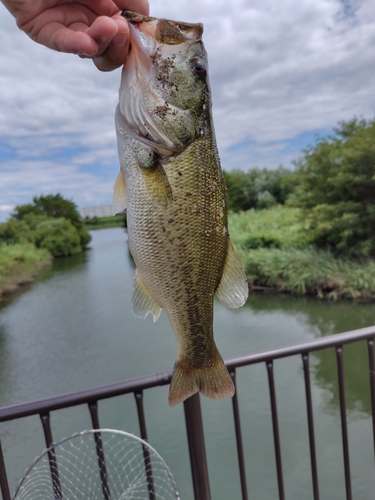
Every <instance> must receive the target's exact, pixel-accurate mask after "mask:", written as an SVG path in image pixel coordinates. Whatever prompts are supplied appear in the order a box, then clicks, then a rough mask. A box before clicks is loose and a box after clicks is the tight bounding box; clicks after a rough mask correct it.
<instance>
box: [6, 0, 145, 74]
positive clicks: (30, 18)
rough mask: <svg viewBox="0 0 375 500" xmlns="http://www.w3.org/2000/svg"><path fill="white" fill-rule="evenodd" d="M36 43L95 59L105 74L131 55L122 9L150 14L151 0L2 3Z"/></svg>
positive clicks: (9, 0) (10, 0)
mask: <svg viewBox="0 0 375 500" xmlns="http://www.w3.org/2000/svg"><path fill="white" fill-rule="evenodd" d="M1 1H2V3H3V4H4V5H5V7H6V8H7V9H8V10H9V12H10V13H11V14H12V15H13V16H14V17H15V18H16V21H17V26H18V27H19V28H20V29H21V30H22V31H24V32H25V33H26V34H27V35H28V36H29V37H30V38H31V39H32V40H34V41H35V42H37V43H40V44H42V45H45V46H46V47H49V48H50V49H54V50H57V51H59V52H70V53H73V54H78V55H79V56H80V57H89V58H91V59H93V62H94V64H95V66H96V67H97V68H98V69H100V70H101V71H111V70H113V69H115V68H118V67H119V66H121V65H122V64H123V63H124V62H125V59H126V57H127V55H128V52H129V25H128V23H127V21H126V19H125V18H124V17H123V16H121V11H122V10H133V11H135V12H139V13H140V14H143V15H148V13H149V6H148V0H75V1H69V0H66V1H61V0H37V1H35V0H1Z"/></svg>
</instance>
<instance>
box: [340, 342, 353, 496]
mask: <svg viewBox="0 0 375 500" xmlns="http://www.w3.org/2000/svg"><path fill="white" fill-rule="evenodd" d="M336 358H337V375H338V383H339V397H340V417H341V435H342V449H343V458H344V472H345V489H346V498H347V500H352V485H351V478H350V461H349V443H348V425H347V421H346V399H345V383H344V363H343V356H342V345H338V346H336Z"/></svg>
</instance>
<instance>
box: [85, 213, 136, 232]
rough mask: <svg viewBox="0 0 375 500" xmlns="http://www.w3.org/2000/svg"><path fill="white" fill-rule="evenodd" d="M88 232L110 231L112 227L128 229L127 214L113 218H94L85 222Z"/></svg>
mask: <svg viewBox="0 0 375 500" xmlns="http://www.w3.org/2000/svg"><path fill="white" fill-rule="evenodd" d="M85 227H86V229H87V230H88V231H91V230H93V229H108V228H112V227H124V228H125V227H126V214H118V215H113V216H111V217H92V218H91V219H88V220H86V221H85Z"/></svg>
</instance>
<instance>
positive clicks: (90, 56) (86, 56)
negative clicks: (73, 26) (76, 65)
mask: <svg viewBox="0 0 375 500" xmlns="http://www.w3.org/2000/svg"><path fill="white" fill-rule="evenodd" d="M77 55H78V56H79V57H84V58H88V57H89V58H90V59H92V58H93V57H95V56H93V55H90V54H85V52H78V54H77Z"/></svg>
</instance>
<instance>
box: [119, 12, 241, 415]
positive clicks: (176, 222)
mask: <svg viewBox="0 0 375 500" xmlns="http://www.w3.org/2000/svg"><path fill="white" fill-rule="evenodd" d="M124 16H125V17H126V19H127V20H128V21H129V23H130V43H131V50H130V53H129V57H128V59H127V61H126V63H125V65H124V68H123V73H122V78H121V85H120V90H119V104H118V107H117V110H116V130H117V140H118V150H119V158H120V164H121V170H120V174H119V177H118V178H117V181H116V184H115V189H114V213H116V212H118V211H121V210H122V209H124V208H125V207H126V208H127V224H128V237H129V247H130V251H131V254H132V256H133V258H134V261H135V263H136V266H137V269H136V273H135V279H134V287H133V299H132V310H133V312H134V314H135V315H136V316H138V317H141V318H145V317H146V316H147V315H148V314H149V313H151V314H152V315H153V319H154V321H156V320H157V319H158V317H159V315H160V312H161V310H162V309H164V310H165V312H166V313H167V315H168V317H169V320H170V323H171V325H172V327H173V330H174V332H175V335H176V338H177V342H178V354H177V359H176V362H175V366H174V371H173V376H172V381H171V385H170V389H169V396H168V401H169V404H170V405H171V406H174V405H176V404H177V403H179V402H181V401H184V400H185V399H186V398H188V397H189V396H191V395H193V394H195V393H196V392H198V391H200V392H201V393H202V394H203V395H205V396H207V397H209V398H213V399H220V398H225V397H229V396H233V394H234V386H233V382H232V379H231V377H230V375H229V373H228V371H227V369H226V367H225V364H224V362H223V359H222V357H221V356H220V354H219V351H218V349H217V347H216V345H215V342H214V337H213V300H214V294H215V293H216V295H217V297H218V298H219V299H220V300H221V301H222V302H223V303H224V304H225V305H227V306H228V307H231V308H235V307H239V306H241V305H243V304H244V303H245V301H246V298H247V296H248V284H247V280H246V276H245V272H244V270H243V267H242V265H241V262H240V260H239V258H238V256H237V254H236V253H235V251H234V248H233V246H232V243H231V241H230V239H229V234H228V228H227V201H226V187H225V184H224V178H223V174H222V171H221V168H220V161H219V156H218V152H217V147H216V141H215V135H214V128H213V122H212V118H211V99H210V87H209V82H208V74H207V55H206V51H205V49H204V46H203V43H202V32H203V26H202V25H201V24H188V23H183V22H176V21H169V20H166V19H156V18H153V17H145V16H141V15H138V14H135V13H133V12H124Z"/></svg>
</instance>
